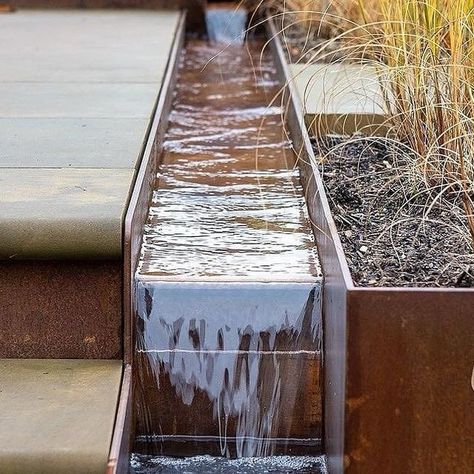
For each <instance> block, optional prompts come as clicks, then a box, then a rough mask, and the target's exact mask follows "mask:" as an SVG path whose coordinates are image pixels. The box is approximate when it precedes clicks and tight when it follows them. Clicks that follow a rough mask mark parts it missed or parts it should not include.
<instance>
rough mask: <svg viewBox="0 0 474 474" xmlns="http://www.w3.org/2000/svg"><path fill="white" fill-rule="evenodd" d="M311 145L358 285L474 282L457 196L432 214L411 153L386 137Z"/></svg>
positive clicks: (471, 256) (473, 257)
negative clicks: (412, 175) (412, 172)
mask: <svg viewBox="0 0 474 474" xmlns="http://www.w3.org/2000/svg"><path fill="white" fill-rule="evenodd" d="M313 145H314V149H315V151H316V155H317V156H318V157H319V158H320V169H321V172H322V174H323V180H324V185H325V189H326V193H327V195H328V198H329V203H330V206H331V210H332V213H333V216H334V219H335V222H336V225H337V228H338V231H339V235H340V238H341V241H342V244H343V247H344V251H345V254H346V257H347V260H348V263H349V268H350V270H351V273H352V277H353V279H354V281H355V283H356V284H357V285H359V286H396V287H464V288H469V287H474V253H473V249H472V241H471V240H470V236H469V231H468V230H467V226H466V223H465V220H466V218H465V216H464V215H463V211H462V204H461V203H460V202H458V201H460V199H459V198H458V197H457V196H456V195H453V196H445V197H444V198H443V200H440V202H439V203H437V204H435V205H434V206H433V208H432V209H431V210H430V211H429V212H428V211H427V210H428V207H429V205H430V204H431V203H432V202H433V200H432V196H430V195H429V193H428V192H427V191H425V192H420V189H421V186H418V187H417V186H416V183H415V184H414V183H413V182H412V183H411V184H410V180H409V179H408V175H407V169H408V166H407V165H408V162H409V156H407V155H406V154H405V155H404V154H403V153H400V151H397V152H395V150H394V146H393V145H388V142H387V141H385V140H383V139H374V138H366V137H356V138H354V137H353V138H352V139H350V140H349V139H343V138H341V137H325V138H323V139H321V140H319V141H316V140H314V141H313ZM410 169H411V168H410ZM412 181H413V180H412ZM430 197H431V199H430Z"/></svg>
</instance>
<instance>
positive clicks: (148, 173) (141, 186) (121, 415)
mask: <svg viewBox="0 0 474 474" xmlns="http://www.w3.org/2000/svg"><path fill="white" fill-rule="evenodd" d="M185 30H186V13H185V12H182V13H181V16H180V19H179V21H178V25H177V27H176V32H175V37H174V41H173V45H172V48H171V52H170V57H169V60H168V64H167V67H166V72H165V76H164V79H163V83H162V86H161V91H160V94H159V98H158V102H157V106H156V109H155V112H154V114H153V121H152V124H151V127H150V131H149V134H148V140H147V144H146V147H145V151H144V153H143V157H142V161H141V163H140V167H139V169H138V173H137V176H136V180H135V184H134V188H133V191H132V194H131V197H130V201H129V205H128V209H127V213H126V216H125V221H124V239H123V241H124V261H123V268H124V287H123V293H124V299H123V312H124V341H123V345H124V363H125V371H124V377H123V380H122V386H121V391H120V398H119V407H118V412H117V417H116V421H115V427H114V434H113V439H112V445H111V449H110V455H109V462H108V467H107V474H116V473H117V474H120V473H127V472H128V469H129V457H130V449H131V438H132V435H133V433H132V426H133V406H132V383H131V373H132V365H131V364H132V355H133V324H132V321H133V314H134V313H133V302H134V275H135V272H136V269H137V264H138V259H139V254H140V248H141V244H142V232H143V227H144V224H145V221H146V219H147V216H148V205H149V202H150V198H151V194H152V191H153V183H154V179H155V171H156V169H157V168H158V164H159V159H160V156H161V149H162V144H163V136H164V133H165V131H166V128H167V125H168V117H169V113H170V108H171V102H172V99H173V79H174V77H175V75H176V71H177V68H178V66H179V54H180V52H181V49H182V47H183V44H184V37H185Z"/></svg>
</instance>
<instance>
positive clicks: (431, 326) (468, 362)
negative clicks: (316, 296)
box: [344, 288, 474, 474]
mask: <svg viewBox="0 0 474 474" xmlns="http://www.w3.org/2000/svg"><path fill="white" fill-rule="evenodd" d="M346 318H347V319H346V321H347V335H348V339H347V371H346V384H347V386H346V394H345V397H346V400H345V412H346V422H345V456H344V465H345V467H346V471H347V472H348V473H351V474H352V473H369V472H370V473H371V472H376V471H377V469H378V468H379V467H380V466H384V469H383V471H384V473H387V474H392V473H393V474H395V473H400V472H410V473H427V472H430V473H447V472H450V473H467V472H471V471H472V469H473V467H474V449H473V447H474V387H473V386H472V382H471V379H472V374H473V366H474V341H473V337H474V292H473V291H462V290H461V291H459V290H458V291H456V290H441V291H439V290H429V289H423V290H401V289H395V288H387V289H380V290H379V289H377V290H370V289H355V290H353V291H349V294H348V306H347V317H346Z"/></svg>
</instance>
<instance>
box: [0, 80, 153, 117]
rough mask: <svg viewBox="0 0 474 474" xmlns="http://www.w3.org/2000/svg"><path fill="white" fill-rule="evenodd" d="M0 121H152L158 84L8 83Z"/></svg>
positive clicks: (0, 112) (0, 109)
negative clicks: (84, 119) (3, 119)
mask: <svg viewBox="0 0 474 474" xmlns="http://www.w3.org/2000/svg"><path fill="white" fill-rule="evenodd" d="M1 88H2V95H1V99H0V100H1V102H0V104H1V105H0V117H8V118H31V117H40V118H45V117H48V118H53V117H55V118H75V117H82V118H145V119H150V117H151V114H152V112H153V107H154V105H155V102H156V99H157V96H158V92H159V89H158V88H157V85H156V84H81V83H56V84H53V83H37V84H30V83H24V82H6V83H3V84H1Z"/></svg>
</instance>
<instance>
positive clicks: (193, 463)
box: [130, 455, 327, 474]
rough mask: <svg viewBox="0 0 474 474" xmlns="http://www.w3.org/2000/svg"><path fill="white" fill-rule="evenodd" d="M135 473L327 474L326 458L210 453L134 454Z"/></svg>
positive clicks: (133, 468)
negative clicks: (175, 455)
mask: <svg viewBox="0 0 474 474" xmlns="http://www.w3.org/2000/svg"><path fill="white" fill-rule="evenodd" d="M130 464H131V472H132V473H133V474H184V473H186V474H326V473H327V471H326V467H325V460H324V458H323V457H322V456H321V457H310V456H272V457H267V458H242V459H223V458H218V457H211V456H195V457H192V458H181V459H180V458H169V457H153V456H140V455H134V456H133V457H132V460H131V463H130Z"/></svg>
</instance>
